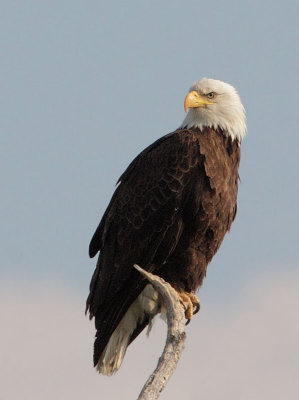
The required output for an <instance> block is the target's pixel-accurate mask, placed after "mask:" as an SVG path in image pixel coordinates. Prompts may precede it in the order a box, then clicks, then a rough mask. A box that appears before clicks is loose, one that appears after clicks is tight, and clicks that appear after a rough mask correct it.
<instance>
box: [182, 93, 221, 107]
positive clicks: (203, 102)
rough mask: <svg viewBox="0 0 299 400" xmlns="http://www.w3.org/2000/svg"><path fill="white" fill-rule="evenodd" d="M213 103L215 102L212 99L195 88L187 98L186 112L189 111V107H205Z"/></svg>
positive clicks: (185, 103)
mask: <svg viewBox="0 0 299 400" xmlns="http://www.w3.org/2000/svg"><path fill="white" fill-rule="evenodd" d="M211 104H214V103H213V102H212V101H209V100H208V99H207V98H206V97H205V96H203V95H201V94H199V93H197V92H196V91H195V90H193V91H192V92H189V93H188V94H187V96H186V98H185V102H184V109H185V112H187V111H188V108H197V107H205V106H209V105H211Z"/></svg>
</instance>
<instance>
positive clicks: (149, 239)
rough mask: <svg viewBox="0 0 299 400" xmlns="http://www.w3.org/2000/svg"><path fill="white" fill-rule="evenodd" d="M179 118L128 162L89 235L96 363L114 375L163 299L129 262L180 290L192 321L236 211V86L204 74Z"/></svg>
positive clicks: (240, 110) (240, 125) (239, 113)
mask: <svg viewBox="0 0 299 400" xmlns="http://www.w3.org/2000/svg"><path fill="white" fill-rule="evenodd" d="M185 111H186V112H187V115H186V118H185V119H184V121H183V123H182V124H181V126H180V127H179V128H178V129H177V130H175V131H174V132H172V133H169V134H167V135H165V136H163V137H162V138H160V139H158V140H157V141H155V142H154V143H153V144H151V145H150V146H149V147H147V148H146V149H145V150H143V151H142V152H141V153H140V154H139V155H138V156H137V157H136V158H135V159H134V160H133V161H132V162H131V164H130V165H129V166H128V168H127V169H126V170H125V172H124V173H123V174H122V175H121V177H120V178H119V181H118V186H117V188H116V190H115V192H114V194H113V196H112V199H111V201H110V203H109V205H108V207H107V209H106V211H105V213H104V215H103V217H102V220H101V222H100V224H99V226H98V228H97V229H96V232H95V234H94V235H93V238H92V240H91V242H90V246H89V255H90V257H94V256H95V255H96V254H97V253H98V252H100V254H99V257H98V261H97V266H96V269H95V272H94V274H93V277H92V280H91V283H90V294H89V296H88V299H87V306H86V310H87V311H89V315H90V318H93V317H95V326H96V330H97V333H96V339H95V344H94V365H95V366H96V368H97V370H98V371H99V372H100V373H102V374H105V375H111V374H113V373H115V372H116V371H117V370H118V369H119V367H120V365H121V363H122V360H123V357H124V355H125V352H126V349H127V346H128V345H129V344H130V343H131V342H132V341H133V340H134V339H135V338H136V337H137V336H138V335H139V333H140V332H141V331H142V330H143V329H144V328H145V327H146V326H147V325H148V324H149V323H150V321H151V319H152V318H153V317H154V316H155V315H156V314H157V313H159V312H160V311H161V306H162V305H161V304H160V298H159V296H158V294H157V292H156V291H155V290H154V289H153V287H152V286H151V285H150V284H149V283H148V282H147V281H146V280H145V279H144V278H143V277H142V276H141V275H140V274H139V272H137V271H136V270H135V269H134V267H133V265H134V264H139V265H140V266H141V267H142V268H144V269H145V270H148V271H150V272H152V273H154V274H156V275H159V276H161V277H162V278H164V279H165V280H166V281H167V282H169V283H170V284H171V285H172V286H173V287H174V288H175V289H176V290H177V291H178V292H179V294H180V296H181V298H182V303H183V304H184V305H185V310H186V318H187V319H190V318H191V316H192V314H193V313H194V311H197V310H198V308H199V303H198V300H197V298H196V296H195V291H196V290H197V289H198V288H199V287H200V286H201V284H202V281H203V279H204V277H205V275H206V269H207V265H208V264H209V262H210V261H211V260H212V258H213V256H214V254H215V253H216V252H217V250H218V249H219V246H220V245H221V242H222V240H223V238H224V235H225V234H226V232H227V231H229V229H230V227H231V224H232V222H233V221H234V219H235V216H236V211H237V202H236V201H237V191H238V178H239V175H238V167H239V161H240V144H241V140H242V138H243V137H244V136H245V133H246V117H245V110H244V107H243V105H242V103H241V100H240V97H239V95H238V93H237V91H236V90H235V89H234V87H233V86H231V85H229V84H227V83H224V82H222V81H219V80H215V79H207V78H202V79H201V80H200V81H199V82H196V83H194V84H193V85H192V86H191V88H190V90H189V93H188V94H187V96H186V98H185Z"/></svg>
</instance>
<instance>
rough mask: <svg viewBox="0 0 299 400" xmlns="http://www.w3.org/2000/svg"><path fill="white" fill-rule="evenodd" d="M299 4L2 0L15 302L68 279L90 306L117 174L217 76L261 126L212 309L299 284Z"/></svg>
mask: <svg viewBox="0 0 299 400" xmlns="http://www.w3.org/2000/svg"><path fill="white" fill-rule="evenodd" d="M297 15H298V3H296V2H294V1H285V2H283V3H282V2H272V1H271V2H270V1H264V2H257V1H252V2H249V1H245V2H237V1H218V2H213V3H209V2H199V1H189V2H188V3H186V2H182V1H164V2H161V1H151V2H140V1H135V0H133V1H131V2H129V3H128V2H122V1H118V2H111V3H107V2H99V1H88V2H85V3H84V4H83V3H82V2H79V1H66V0H61V1H59V2H58V1H55V0H54V1H51V2H40V1H32V0H28V1H26V2H25V1H11V2H6V4H4V5H2V12H1V17H0V18H1V23H0V46H1V74H0V86H1V91H0V98H1V108H0V114H1V115H0V131H1V159H0V164H1V188H2V191H1V192H2V195H1V221H2V223H1V233H0V234H1V238H0V239H1V246H2V251H1V264H0V273H1V277H2V278H1V286H2V287H3V288H6V293H7V291H8V292H9V293H8V294H7V296H8V297H6V298H7V299H8V298H9V296H13V295H14V293H15V292H16V290H18V292H19V293H20V292H21V293H24V296H25V299H23V300H22V301H24V302H26V301H27V300H28V299H27V297H26V293H29V292H30V294H31V295H32V294H35V295H36V299H37V302H38V299H39V296H40V294H41V293H43V292H44V291H45V292H47V293H48V292H50V293H52V295H53V296H54V297H55V293H56V290H57V291H62V292H63V293H65V294H66V295H65V298H66V299H67V298H68V295H67V294H68V293H71V295H70V298H74V299H75V300H74V301H75V304H76V305H78V307H81V309H82V311H83V309H84V302H85V297H86V295H87V292H88V285H89V280H90V277H91V274H92V272H93V269H94V264H95V261H94V260H89V259H88V256H87V249H88V244H89V240H90V238H91V236H92V234H93V232H94V230H95V228H96V226H97V224H98V222H99V220H100V218H101V215H102V214H103V212H104V210H105V207H106V206H107V204H108V201H109V199H110V197H111V195H112V193H113V190H114V185H115V182H116V181H117V179H118V177H119V176H120V174H121V173H122V172H123V170H124V168H125V167H126V166H127V165H128V163H129V162H130V161H131V159H132V158H133V157H134V156H135V155H136V154H137V153H138V152H139V151H141V150H142V149H143V148H144V147H145V146H147V145H148V144H150V143H151V142H153V141H154V140H155V139H156V138H158V137H160V136H162V135H164V134H166V133H168V132H170V131H172V130H174V129H176V128H177V127H178V125H179V124H180V122H181V121H182V120H183V118H184V110H183V100H184V97H185V94H186V92H187V90H188V88H189V86H190V84H191V83H192V82H193V81H194V80H198V79H200V78H201V77H203V76H207V77H211V78H216V79H221V80H224V81H227V82H229V83H231V84H233V85H234V86H235V87H236V88H237V90H238V91H239V93H240V96H241V98H242V101H243V103H244V105H245V108H246V110H247V118H248V136H247V137H246V138H245V140H244V142H243V144H242V160H241V168H240V175H241V181H242V183H241V185H240V191H239V204H238V216H237V220H236V222H235V223H234V225H233V227H232V230H231V233H230V234H229V235H228V236H227V238H226V239H225V241H224V243H223V246H222V248H221V249H220V251H219V253H218V254H217V256H216V257H215V258H214V260H213V262H212V264H211V266H210V267H209V269H208V275H207V278H206V281H205V282H204V286H203V288H202V290H201V292H200V296H199V297H200V299H201V303H202V308H203V309H206V310H209V307H215V308H216V309H217V307H222V305H223V302H225V304H226V305H227V307H231V310H235V309H237V308H238V307H240V304H243V303H242V301H243V300H244V298H245V297H246V296H245V294H244V293H247V292H246V291H248V290H249V289H248V288H251V289H250V290H252V291H254V290H255V289H254V288H255V287H256V285H259V282H272V281H273V282H277V281H279V280H280V279H283V282H287V281H286V278H287V277H288V276H291V277H293V278H292V284H293V283H294V282H293V280H294V279H295V282H297V286H299V281H298V280H296V279H297V278H298V275H297V274H296V271H297V270H298V254H297V243H298V236H299V235H298V220H299V215H298V195H299V188H298V178H297V172H298V168H299V162H298V144H299V143H298V142H299V141H298V101H297V102H296V98H297V99H298V94H297V93H298V87H299V78H298V64H299V62H298V61H299V60H298V40H296V37H298V27H297ZM294 276H295V277H296V278H294ZM285 284H286V285H287V283H285ZM275 285H276V283H275ZM269 290H270V289H269ZM271 293H272V292H271ZM26 299H27V300H26ZM28 301H29V300H28ZM55 304H56V303H55ZM53 306H54V305H53ZM26 312H28V313H30V308H29V309H28V310H27V311H26ZM197 318H198V319H200V315H199V316H198V317H197ZM80 323H81V322H80ZM289 323H291V321H290V322H289ZM78 324H79V322H78ZM85 324H87V325H88V324H89V322H88V320H87V319H86V321H85ZM16 329H18V328H16ZM194 329H196V328H194ZM211 329H212V328H211ZM91 335H92V332H91ZM28 340H29V339H28ZM197 340H198V341H200V332H198V334H197ZM28 343H29V342H28ZM149 343H150V342H148V345H150V344H149ZM91 352H92V349H91V348H90V359H91ZM88 367H89V366H88ZM289 368H290V370H291V369H292V368H293V367H292V366H291V364H290V366H289ZM292 371H293V369H292ZM92 372H93V371H92ZM124 373H125V372H124ZM96 378H97V379H102V378H101V377H97V376H96V377H95V379H96ZM111 385H113V383H112V381H111ZM140 386H141V385H140ZM107 390H108V389H107ZM8 393H9V392H7V398H9V394H8ZM0 394H1V393H0ZM31 398H33V397H31ZM36 398H38V397H36ZM57 398H60V397H59V395H58V397H57ZM61 398H62V397H61ZM206 398H208V397H206ZM230 398H233V399H234V398H238V399H239V398H240V397H234V396H230ZM244 398H245V397H244ZM261 398H263V399H264V398H265V397H261Z"/></svg>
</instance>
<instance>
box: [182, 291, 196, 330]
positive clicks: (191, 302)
mask: <svg viewBox="0 0 299 400" xmlns="http://www.w3.org/2000/svg"><path fill="white" fill-rule="evenodd" d="M179 296H180V301H181V304H182V305H183V307H184V309H185V317H186V320H187V322H186V325H188V324H189V323H190V321H191V318H192V316H193V315H194V314H196V313H198V311H199V309H200V305H199V300H198V298H197V297H196V296H195V294H194V293H192V292H191V293H188V292H179Z"/></svg>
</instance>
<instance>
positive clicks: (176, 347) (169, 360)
mask: <svg viewBox="0 0 299 400" xmlns="http://www.w3.org/2000/svg"><path fill="white" fill-rule="evenodd" d="M134 267H135V268H136V269H137V270H138V271H139V272H140V273H141V274H142V275H143V276H145V277H146V278H147V279H148V280H149V282H150V283H151V284H152V285H153V287H154V288H155V289H156V290H157V291H158V292H159V294H160V295H161V297H162V298H163V301H164V303H165V305H166V308H167V326H168V330H167V339H166V344H165V347H164V350H163V353H162V356H161V357H160V358H159V361H158V365H157V367H156V369H155V371H154V372H153V373H152V374H151V375H150V377H149V378H148V380H147V381H146V383H145V385H144V386H143V389H142V391H141V393H140V395H139V397H138V400H156V399H158V398H159V396H160V393H161V392H162V390H163V389H164V388H165V386H166V384H167V382H168V379H169V378H170V377H171V375H172V374H173V372H174V370H175V369H176V366H177V363H178V361H179V358H180V356H181V353H182V350H183V347H184V342H185V337H186V333H185V312H184V308H183V306H182V304H181V303H180V299H179V296H178V294H177V292H176V291H175V290H174V288H173V287H172V286H171V285H170V284H169V283H167V282H165V281H164V280H163V279H162V278H160V277H159V276H156V275H153V274H151V273H150V272H147V271H144V270H143V269H142V268H140V267H139V266H138V265H136V264H135V265H134Z"/></svg>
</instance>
